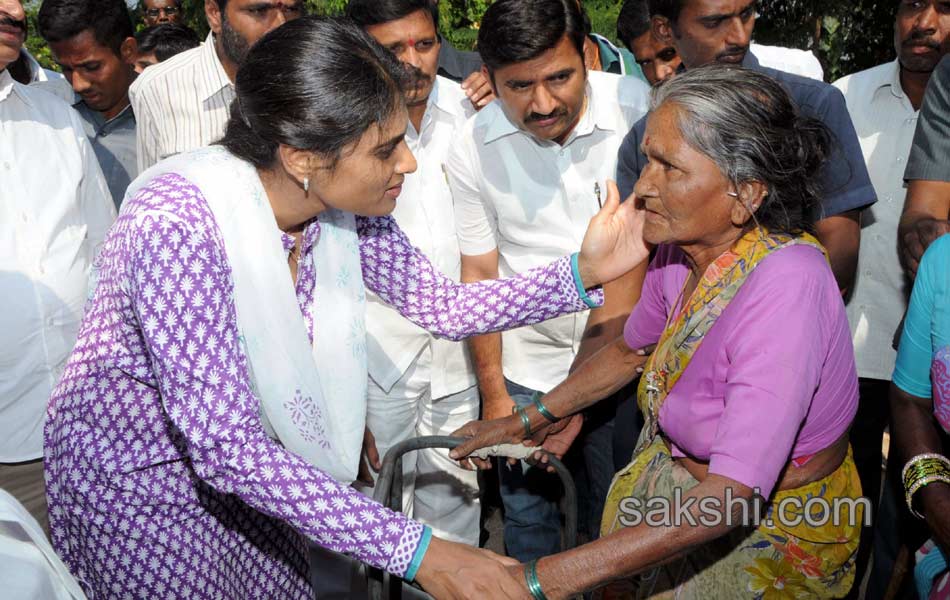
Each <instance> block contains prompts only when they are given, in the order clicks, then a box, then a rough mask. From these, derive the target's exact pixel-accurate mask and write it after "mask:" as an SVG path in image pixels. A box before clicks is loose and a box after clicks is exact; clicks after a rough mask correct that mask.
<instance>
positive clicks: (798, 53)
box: [749, 43, 825, 81]
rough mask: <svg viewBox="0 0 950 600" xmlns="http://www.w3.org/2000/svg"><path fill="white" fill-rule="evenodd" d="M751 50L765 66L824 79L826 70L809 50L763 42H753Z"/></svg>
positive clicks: (820, 79)
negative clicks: (763, 43) (769, 44)
mask: <svg viewBox="0 0 950 600" xmlns="http://www.w3.org/2000/svg"><path fill="white" fill-rule="evenodd" d="M749 51H750V52H751V53H752V55H753V56H755V57H756V58H757V59H759V64H760V65H762V66H764V67H769V68H772V69H776V70H778V71H785V72H786V73H794V74H795V75H801V76H802V77H811V78H812V79H817V80H818V81H824V79H825V71H824V69H822V68H821V63H820V62H818V58H817V57H816V56H815V54H814V53H813V52H810V51H808V50H798V49H797V48H783V47H782V46H763V45H762V44H755V43H753V44H751V45H750V46H749Z"/></svg>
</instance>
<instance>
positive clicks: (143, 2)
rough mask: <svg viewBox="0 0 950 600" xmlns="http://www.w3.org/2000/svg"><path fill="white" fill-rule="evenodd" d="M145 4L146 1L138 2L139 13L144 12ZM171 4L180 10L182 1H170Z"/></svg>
mask: <svg viewBox="0 0 950 600" xmlns="http://www.w3.org/2000/svg"><path fill="white" fill-rule="evenodd" d="M145 2H146V0H139V8H138V9H139V10H140V11H144V10H145ZM172 3H173V4H174V5H175V6H177V7H178V8H181V4H182V0H172Z"/></svg>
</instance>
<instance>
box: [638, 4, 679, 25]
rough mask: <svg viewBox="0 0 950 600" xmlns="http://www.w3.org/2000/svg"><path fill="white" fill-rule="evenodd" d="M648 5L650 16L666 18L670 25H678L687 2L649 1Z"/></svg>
mask: <svg viewBox="0 0 950 600" xmlns="http://www.w3.org/2000/svg"><path fill="white" fill-rule="evenodd" d="M647 4H648V5H649V6H648V8H649V9H650V10H649V12H650V16H653V15H660V16H661V17H666V18H667V19H669V21H670V23H672V24H673V25H676V22H677V21H678V20H679V18H680V12H681V11H682V10H683V6H684V5H685V4H686V0H648V2H647Z"/></svg>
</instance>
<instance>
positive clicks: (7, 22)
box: [0, 15, 26, 33]
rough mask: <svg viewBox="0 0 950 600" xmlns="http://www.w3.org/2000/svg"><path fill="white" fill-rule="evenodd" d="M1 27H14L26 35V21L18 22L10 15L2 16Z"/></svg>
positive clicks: (0, 19) (0, 18) (0, 17)
mask: <svg viewBox="0 0 950 600" xmlns="http://www.w3.org/2000/svg"><path fill="white" fill-rule="evenodd" d="M0 27H13V28H16V29H19V30H20V31H22V32H23V33H26V21H18V20H16V19H14V18H13V17H11V16H9V15H3V16H0Z"/></svg>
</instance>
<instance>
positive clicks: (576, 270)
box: [571, 252, 600, 308]
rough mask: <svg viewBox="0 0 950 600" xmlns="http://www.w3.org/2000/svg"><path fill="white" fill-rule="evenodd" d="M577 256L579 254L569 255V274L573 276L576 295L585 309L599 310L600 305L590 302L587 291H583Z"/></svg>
mask: <svg viewBox="0 0 950 600" xmlns="http://www.w3.org/2000/svg"><path fill="white" fill-rule="evenodd" d="M579 256H580V252H575V253H574V254H572V255H571V273H572V274H573V275H574V287H576V288H577V295H578V296H579V297H580V299H581V300H582V301H583V302H584V304H586V305H587V308H600V305H598V304H597V303H596V302H594V301H593V300H591V299H590V296H588V295H587V290H586V289H584V282H583V281H582V280H581V269H580V266H579V265H578V264H577V259H578V257H579Z"/></svg>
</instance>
